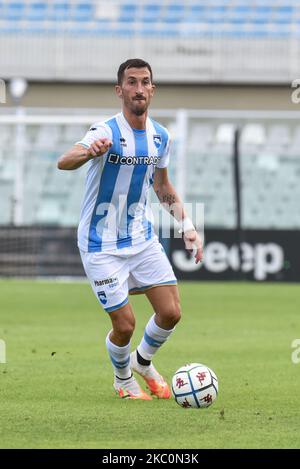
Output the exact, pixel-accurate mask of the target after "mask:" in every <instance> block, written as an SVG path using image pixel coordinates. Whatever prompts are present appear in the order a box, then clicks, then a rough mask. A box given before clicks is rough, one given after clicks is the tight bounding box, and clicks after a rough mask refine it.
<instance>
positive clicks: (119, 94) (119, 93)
mask: <svg viewBox="0 0 300 469" xmlns="http://www.w3.org/2000/svg"><path fill="white" fill-rule="evenodd" d="M115 90H116V94H117V96H119V98H122V96H123V93H122V88H121V86H120V85H116V86H115Z"/></svg>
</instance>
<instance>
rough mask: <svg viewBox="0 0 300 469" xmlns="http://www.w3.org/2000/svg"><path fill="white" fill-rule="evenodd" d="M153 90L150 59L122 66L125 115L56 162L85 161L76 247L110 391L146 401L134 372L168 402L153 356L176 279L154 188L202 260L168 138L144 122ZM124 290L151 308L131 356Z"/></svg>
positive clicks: (172, 306) (166, 330)
mask: <svg viewBox="0 0 300 469" xmlns="http://www.w3.org/2000/svg"><path fill="white" fill-rule="evenodd" d="M154 88H155V86H154V84H153V80H152V70H151V67H150V65H149V64H148V63H147V62H145V61H144V60H141V59H130V60H127V61H126V62H124V63H122V64H121V65H120V67H119V70H118V83H117V85H116V87H115V89H116V93H117V95H118V97H119V98H120V99H121V100H122V112H120V113H119V114H117V115H116V116H114V117H112V118H111V119H109V120H107V121H105V122H98V123H95V124H93V125H92V127H91V128H90V129H89V131H88V132H87V134H86V135H85V137H84V138H83V139H82V140H80V141H79V142H77V143H76V144H75V145H74V146H73V147H72V148H71V149H70V150H69V151H67V152H66V153H65V154H64V155H62V156H61V157H60V158H59V161H58V168H59V169H65V170H72V169H77V168H79V167H80V166H82V165H83V164H85V163H86V162H89V168H88V172H87V179H86V191H85V197H84V201H83V206H82V210H81V218H80V223H79V228H78V247H79V250H80V254H81V258H82V262H83V266H84V269H85V272H86V274H87V277H88V278H89V280H90V283H91V286H92V288H93V290H94V293H95V294H96V297H97V298H98V300H99V302H100V303H101V304H102V306H103V308H104V310H105V311H106V312H107V313H108V314H109V317H110V319H111V322H112V330H111V331H110V332H109V333H108V335H107V337H106V346H107V350H108V353H109V356H110V359H111V362H112V365H113V369H114V384H113V385H114V388H115V390H116V391H117V393H118V394H119V396H120V397H122V398H124V397H126V398H130V399H144V400H150V399H151V397H150V395H149V394H147V393H146V392H145V391H144V390H143V389H142V388H141V387H140V385H139V384H138V382H137V381H136V379H135V377H134V376H133V373H132V371H134V372H136V373H138V374H140V375H141V376H142V377H143V378H144V380H145V381H146V383H147V386H148V388H149V390H150V392H151V394H152V395H155V396H157V397H158V398H162V399H168V398H169V397H170V389H169V386H168V384H167V383H166V381H165V380H164V378H163V377H162V376H161V375H160V374H159V373H158V372H157V370H156V369H155V367H154V365H153V364H152V357H153V355H154V354H155V353H156V352H157V351H158V349H159V348H160V347H161V346H162V345H163V344H164V343H165V342H166V340H167V339H168V338H169V336H170V335H171V333H172V332H173V330H174V328H175V324H176V323H177V322H178V321H179V319H180V304H179V294H178V289H177V285H176V283H177V282H176V278H175V275H174V272H173V270H172V267H171V265H170V263H169V260H168V258H167V256H166V254H165V252H164V249H163V248H162V246H161V244H160V243H159V241H158V238H157V236H156V234H155V233H154V231H153V226H152V224H151V222H150V218H151V217H150V215H149V203H148V191H149V189H150V187H151V185H152V184H153V187H154V190H155V192H156V194H157V196H158V199H159V200H160V202H161V203H162V204H163V205H164V206H165V207H166V208H167V210H169V211H170V213H171V214H172V215H173V216H174V217H175V218H176V219H177V220H178V221H179V223H180V225H181V229H182V232H183V238H184V241H185V244H186V247H187V248H188V249H191V248H192V246H196V251H195V261H196V263H197V262H199V261H200V260H201V258H202V248H201V241H200V237H199V236H198V234H197V232H196V231H195V228H194V226H193V223H192V221H191V220H190V219H189V218H188V217H187V216H186V214H185V211H184V208H183V204H182V202H181V201H180V199H179V197H178V195H177V193H176V191H175V189H174V187H173V186H172V184H171V183H170V181H169V179H168V172H167V166H168V162H169V146H170V137H169V133H168V131H167V130H166V129H165V128H164V127H163V126H162V125H160V124H159V123H158V122H156V121H154V120H152V119H150V118H149V117H148V113H147V110H148V107H149V104H150V101H151V98H152V96H153V94H154ZM129 293H145V294H146V296H147V298H148V300H149V301H150V303H151V305H152V307H153V310H154V314H153V316H152V317H151V318H150V320H149V322H148V323H147V325H146V328H145V332H144V336H143V337H142V340H141V342H140V344H139V346H138V347H137V349H136V350H135V351H133V352H132V353H131V354H130V339H131V336H132V334H133V331H134V327H135V318H134V313H133V310H132V307H131V305H130V303H129V301H128V294H129Z"/></svg>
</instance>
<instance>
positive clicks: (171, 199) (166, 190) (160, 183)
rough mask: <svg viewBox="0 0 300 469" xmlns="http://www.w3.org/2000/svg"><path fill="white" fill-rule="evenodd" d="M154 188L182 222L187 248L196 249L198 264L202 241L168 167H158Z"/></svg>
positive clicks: (201, 255)
mask: <svg viewBox="0 0 300 469" xmlns="http://www.w3.org/2000/svg"><path fill="white" fill-rule="evenodd" d="M153 188H154V190H155V192H156V195H157V197H158V199H159V201H160V203H161V204H162V205H163V207H164V208H165V209H166V210H167V211H168V212H169V213H170V214H171V215H173V217H174V218H175V219H176V220H177V221H178V222H179V223H180V226H181V229H180V232H181V233H183V240H184V243H185V246H186V249H188V250H189V251H190V252H192V251H193V250H194V249H196V253H195V262H196V264H198V262H200V261H201V260H202V257H203V249H202V242H201V239H200V236H199V235H198V233H197V231H196V229H195V227H194V225H193V223H192V221H191V220H190V218H189V217H188V215H187V213H186V212H185V210H184V206H183V203H182V201H181V200H180V198H179V196H178V194H177V192H176V190H175V189H174V187H173V185H172V184H171V182H170V181H169V178H168V171H167V168H156V170H155V174H154V181H153Z"/></svg>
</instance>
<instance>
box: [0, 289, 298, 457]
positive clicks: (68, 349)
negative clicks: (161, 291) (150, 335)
mask: <svg viewBox="0 0 300 469" xmlns="http://www.w3.org/2000/svg"><path fill="white" fill-rule="evenodd" d="M180 294H181V302H182V310H183V317H182V321H181V323H180V324H178V326H177V328H176V331H175V333H174V335H173V336H172V338H171V339H170V340H169V341H168V343H167V344H166V345H165V346H164V347H163V348H162V349H161V350H160V351H159V352H158V354H157V356H156V357H155V360H154V363H155V364H156V366H157V368H158V369H159V370H160V371H161V372H162V373H163V374H164V376H165V377H166V378H167V380H168V381H169V382H170V380H171V377H172V375H173V373H174V372H175V371H176V369H177V368H179V367H180V366H182V365H184V364H185V363H187V362H200V363H204V364H206V365H208V366H209V367H211V368H212V369H213V370H214V371H215V372H216V374H217V376H218V378H219V396H218V399H217V400H216V402H215V403H214V404H213V405H212V406H211V407H210V408H207V409H182V408H181V407H179V406H178V405H177V404H176V402H175V401H174V399H173V398H172V399H170V400H169V401H161V400H157V399H155V400H153V401H151V402H143V401H128V400H127V401H126V400H121V399H119V398H117V397H116V395H115V394H114V392H113V389H112V369H111V365H110V362H109V359H108V355H107V352H106V349H105V336H106V334H107V331H108V329H109V327H110V321H109V318H108V317H107V314H106V313H104V312H103V311H102V310H101V308H100V306H99V305H98V303H97V300H96V298H95V297H94V295H93V293H92V291H91V289H90V286H89V285H88V284H85V283H52V282H32V281H16V280H11V281H9V280H6V281H1V282H0V304H1V306H0V339H2V340H4V341H5V343H6V355H7V363H6V364H3V363H0V447H1V448H106V449H113V448H155V449H156V448H197V449H200V448H299V447H300V434H299V421H300V404H299V402H300V401H299V395H300V394H299V389H300V364H298V365H297V364H294V363H293V362H292V359H291V355H292V352H293V349H292V346H291V344H292V341H293V340H294V339H296V338H299V337H300V327H299V322H300V321H299V311H300V286H299V285H284V284H253V283H241V284H238V283H208V282H202V283H181V284H180ZM131 302H132V304H133V307H134V310H135V313H136V319H137V327H136V331H135V334H134V337H133V340H132V346H135V345H137V344H138V343H139V341H140V338H141V335H142V332H143V328H144V325H145V323H146V321H147V318H148V317H149V316H150V314H151V307H150V305H149V304H148V302H147V299H146V297H144V296H138V297H132V299H131Z"/></svg>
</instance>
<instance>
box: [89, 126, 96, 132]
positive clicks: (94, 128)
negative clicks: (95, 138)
mask: <svg viewBox="0 0 300 469" xmlns="http://www.w3.org/2000/svg"><path fill="white" fill-rule="evenodd" d="M92 130H97V127H91V128H90V130H89V132H91V131H92Z"/></svg>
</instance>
